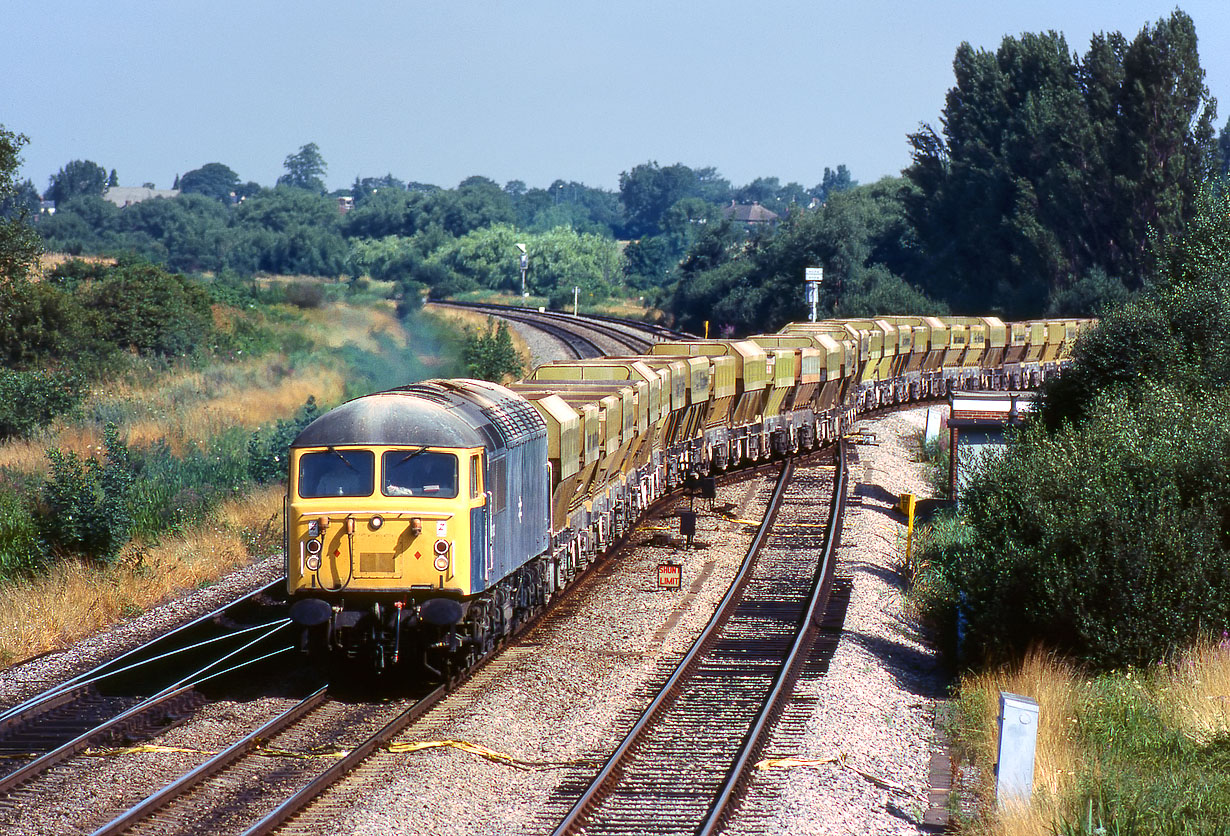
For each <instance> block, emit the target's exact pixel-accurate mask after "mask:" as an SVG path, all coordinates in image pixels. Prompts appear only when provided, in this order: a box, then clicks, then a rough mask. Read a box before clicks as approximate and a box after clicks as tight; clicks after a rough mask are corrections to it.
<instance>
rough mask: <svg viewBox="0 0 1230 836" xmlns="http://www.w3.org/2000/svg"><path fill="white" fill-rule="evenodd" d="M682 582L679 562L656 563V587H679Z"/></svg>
mask: <svg viewBox="0 0 1230 836" xmlns="http://www.w3.org/2000/svg"><path fill="white" fill-rule="evenodd" d="M682 583H683V566H682V565H681V564H678V563H659V564H658V589H679V587H680V585H681V584H682Z"/></svg>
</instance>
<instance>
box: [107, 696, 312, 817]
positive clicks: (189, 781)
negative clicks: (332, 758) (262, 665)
mask: <svg viewBox="0 0 1230 836" xmlns="http://www.w3.org/2000/svg"><path fill="white" fill-rule="evenodd" d="M327 692H328V686H326V687H324V688H320V689H318V690H317V691H315V692H313V693H312V694H310V695H309V696H307V697H306V698H305V699H303V700H302V701H301V702H299V703H298V704H297V705H294V706H292V707H291V708H289V709H287V710H286V711H284V712H283V713H282V714H280V715H278V716H277V717H274V718H273V719H272V720H270V721H269V722H268V723H266V724H265V725H263V726H261V727H260V728H259V729H257V730H256V731H254V732H251V733H250V734H248V735H246V736H245V737H243V738H242V739H240V740H238V741H236V742H235V743H233V744H231V745H230V746H229V747H227V748H226V749H224V750H223V751H221V752H219V753H218V754H216V755H214V756H213V757H212V758H210V759H209V760H207V761H205V762H204V763H202V764H201V765H200V766H198V767H196V768H195V769H193V770H192V771H191V772H189V773H187V774H186V775H184V776H182V777H181V778H178V779H177V780H175V781H173V782H171V783H170V784H167V785H166V786H165V787H163V788H162V789H160V790H159V791H158V792H156V793H154V794H153V795H151V796H149V797H148V798H146V799H145V800H144V801H142V802H141V803H140V804H138V805H137V806H136V807H133V808H131V809H129V810H128V811H127V812H125V813H123V814H122V815H119V816H117V817H116V818H114V819H112V820H111V821H109V822H108V823H107V824H105V825H103V826H102V827H100V828H98V829H97V830H95V831H94V832H93V833H92V834H91V836H113V834H117V833H122V832H124V831H125V830H127V829H128V828H129V827H130V826H131V825H133V824H136V823H137V822H138V821H140V820H142V819H145V818H148V817H149V816H150V815H151V814H152V813H154V812H155V811H157V810H158V809H160V808H162V807H163V806H165V805H166V804H167V803H168V802H169V801H171V800H173V799H175V798H177V797H178V796H180V795H183V794H184V793H186V792H187V791H188V790H190V789H192V788H193V787H195V786H196V785H198V784H200V783H201V782H202V781H204V780H206V779H208V778H210V777H212V776H214V775H216V774H217V773H218V772H221V771H222V770H223V769H225V768H226V767H228V766H230V765H231V764H232V763H234V762H235V761H237V760H239V759H240V758H241V757H243V756H244V755H246V754H248V753H249V752H251V751H253V750H254V749H256V748H257V747H258V746H259V745H260V744H261V743H262V742H263V741H264V740H265V739H267V738H269V737H272V736H273V735H275V734H277V733H278V732H280V731H282V730H283V729H285V728H286V727H287V726H290V725H291V724H292V723H296V722H298V721H299V720H301V719H302V718H303V717H305V716H307V715H308V714H309V713H311V712H312V711H314V710H315V709H316V708H317V707H318V706H320V704H321V703H323V702H324V701H325V699H326V698H327V696H328V694H327Z"/></svg>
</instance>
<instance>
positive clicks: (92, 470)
mask: <svg viewBox="0 0 1230 836" xmlns="http://www.w3.org/2000/svg"><path fill="white" fill-rule="evenodd" d="M103 446H104V450H105V456H104V461H102V462H100V461H99V460H98V459H93V458H85V459H82V458H80V457H78V456H77V454H76V453H73V452H71V451H70V452H68V453H64V452H62V451H61V450H58V449H53V450H48V451H47V458H48V459H49V460H50V461H51V475H50V476H49V477H48V479H47V481H46V482H45V483H44V484H43V488H42V493H41V496H40V508H39V512H40V513H39V519H38V525H39V528H40V531H41V534H42V537H43V540H44V541H45V542H46V543H47V545H48V547H49V548H50V549H51V550H52V551H53V552H56V553H71V554H79V555H82V556H85V557H90V558H93V559H94V560H97V561H100V562H102V563H111V562H113V561H114V560H115V558H116V557H117V556H118V555H119V553H120V549H121V548H123V546H124V544H125V543H127V542H128V536H129V534H130V532H131V531H132V523H133V520H132V512H131V507H130V494H131V491H132V485H133V475H132V470H131V466H130V463H129V457H128V447H127V446H125V444H124V443H123V442H122V441H120V438H119V431H118V430H117V429H116V427H115V425H114V424H108V425H107V427H106V429H105V430H104V433H103Z"/></svg>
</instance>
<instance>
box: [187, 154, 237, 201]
mask: <svg viewBox="0 0 1230 836" xmlns="http://www.w3.org/2000/svg"><path fill="white" fill-rule="evenodd" d="M238 189H239V175H238V174H236V173H235V172H234V171H232V170H231V169H230V168H229V167H228V166H225V165H223V164H222V163H205V165H203V166H201V167H200V168H194V169H192V171H189V172H188V173H186V174H185V175H184V176H183V177H181V178H179V190H180V191H181V192H183V193H184V194H203V195H205V196H206V197H212V198H213V199H214V200H220V201H222V202H223V203H230V202H231V195H233V194H234V193H235V192H236V191H237V190H238Z"/></svg>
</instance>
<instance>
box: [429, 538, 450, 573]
mask: <svg viewBox="0 0 1230 836" xmlns="http://www.w3.org/2000/svg"><path fill="white" fill-rule="evenodd" d="M449 545H450V543H449V542H448V540H444V539H440V540H437V541H436V544H435V546H433V548H434V549H435V552H436V559H435V560H433V561H432V565H434V566H435V567H436V571H438V572H443V571H444V570H445V569H447V568H448V549H449Z"/></svg>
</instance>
